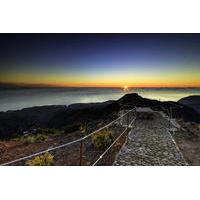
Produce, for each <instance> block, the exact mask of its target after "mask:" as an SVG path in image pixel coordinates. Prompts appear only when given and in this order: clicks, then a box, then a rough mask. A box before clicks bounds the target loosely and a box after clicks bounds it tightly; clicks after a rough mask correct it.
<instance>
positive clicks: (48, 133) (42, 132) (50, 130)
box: [37, 128, 59, 135]
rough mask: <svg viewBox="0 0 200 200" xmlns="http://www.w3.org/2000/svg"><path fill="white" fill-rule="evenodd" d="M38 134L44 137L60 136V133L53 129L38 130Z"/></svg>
mask: <svg viewBox="0 0 200 200" xmlns="http://www.w3.org/2000/svg"><path fill="white" fill-rule="evenodd" d="M37 133H39V134H42V135H45V134H46V135H57V134H59V131H58V130H57V129H53V128H38V130H37Z"/></svg>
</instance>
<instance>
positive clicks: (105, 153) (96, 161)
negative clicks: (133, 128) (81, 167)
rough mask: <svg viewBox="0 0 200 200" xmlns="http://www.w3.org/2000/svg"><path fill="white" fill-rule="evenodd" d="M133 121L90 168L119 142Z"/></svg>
mask: <svg viewBox="0 0 200 200" xmlns="http://www.w3.org/2000/svg"><path fill="white" fill-rule="evenodd" d="M134 121H135V118H134V119H133V120H132V121H131V123H129V125H128V126H127V127H126V128H125V130H124V131H123V132H122V133H121V134H120V135H119V136H118V137H117V138H116V140H115V141H114V142H113V143H112V144H111V145H110V146H109V147H108V148H107V149H106V150H105V151H104V152H103V153H102V154H101V155H100V156H99V158H98V159H97V160H96V161H95V162H94V163H93V164H92V166H95V165H96V164H97V163H98V162H99V161H100V160H101V159H102V158H103V156H104V155H105V154H106V153H107V152H108V151H109V150H110V149H111V148H112V147H113V145H114V144H115V143H116V142H117V141H118V140H119V138H120V137H121V136H122V135H123V134H124V133H125V132H126V131H127V130H128V128H129V126H130V125H131V124H132V123H133V122H134Z"/></svg>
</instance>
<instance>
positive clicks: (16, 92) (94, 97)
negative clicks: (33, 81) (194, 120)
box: [0, 88, 200, 111]
mask: <svg viewBox="0 0 200 200" xmlns="http://www.w3.org/2000/svg"><path fill="white" fill-rule="evenodd" d="M126 93H127V92H124V91H123V89H121V88H29V89H27V88H18V89H0V111H8V110H19V109H22V108H27V107H33V106H42V105H69V104H72V103H89V102H104V101H107V100H117V99H119V98H120V97H122V96H123V95H125V94H126ZM128 93H138V94H139V95H141V96H142V97H145V98H149V99H157V100H160V101H178V100H179V99H181V98H182V97H186V96H189V95H200V88H195V89H192V88H178V89H177V88H176V89H175V88H159V89H158V88H156V89H155V88H154V89H153V88H130V89H129V92H128Z"/></svg>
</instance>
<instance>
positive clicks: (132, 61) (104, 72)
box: [0, 34, 200, 87]
mask: <svg viewBox="0 0 200 200" xmlns="http://www.w3.org/2000/svg"><path fill="white" fill-rule="evenodd" d="M199 77H200V34H0V83H12V84H25V85H48V86H62V87H65V86H77V87H90V86H91V87H123V86H124V85H128V86H129V87H200V78H199Z"/></svg>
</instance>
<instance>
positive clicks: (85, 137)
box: [0, 107, 135, 166]
mask: <svg viewBox="0 0 200 200" xmlns="http://www.w3.org/2000/svg"><path fill="white" fill-rule="evenodd" d="M133 110H135V107H134V108H133V109H131V110H129V111H128V112H126V113H125V114H123V115H122V116H120V117H118V118H117V119H115V120H113V121H112V122H110V123H109V124H107V125H105V126H103V127H101V128H99V129H98V130H96V131H93V132H92V133H90V134H88V135H86V136H84V137H81V138H79V139H76V140H73V141H71V142H68V143H65V144H62V145H58V146H56V147H51V148H48V149H46V150H43V151H40V152H37V153H34V154H31V155H28V156H24V157H21V158H18V159H15V160H12V161H9V162H6V163H3V164H0V166H6V165H10V164H13V163H17V162H20V161H23V160H27V159H29V158H32V157H35V156H38V155H41V154H44V153H47V152H50V151H54V150H56V149H60V148H63V147H66V146H70V145H72V144H75V143H79V142H81V141H84V140H85V139H87V138H89V137H90V136H91V135H93V134H95V133H98V132H99V131H101V130H103V129H105V128H107V127H109V126H110V125H112V124H113V123H115V122H116V121H118V120H120V119H121V118H123V117H124V116H125V115H127V114H128V113H130V112H132V111H133Z"/></svg>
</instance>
